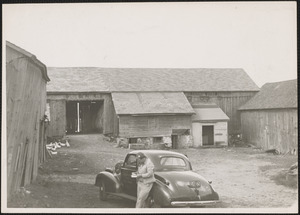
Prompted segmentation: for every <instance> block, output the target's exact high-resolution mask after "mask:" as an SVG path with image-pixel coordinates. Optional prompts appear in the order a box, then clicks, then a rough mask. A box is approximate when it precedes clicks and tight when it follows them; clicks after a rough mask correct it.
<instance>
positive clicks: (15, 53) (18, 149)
mask: <svg viewBox="0 0 300 215" xmlns="http://www.w3.org/2000/svg"><path fill="white" fill-rule="evenodd" d="M49 80H50V79H49V78H48V76H47V69H46V66H45V65H44V64H43V63H41V62H40V61H39V60H38V59H37V58H36V57H35V56H34V55H32V54H31V53H29V52H27V51H25V50H24V49H21V48H20V47H18V46H16V45H14V44H12V43H10V42H6V122H7V142H6V143H7V182H8V183H7V185H8V186H7V190H8V192H7V193H8V196H10V194H11V193H12V192H14V191H16V190H17V189H18V188H19V187H20V186H24V185H27V184H29V183H30V182H31V181H32V180H34V179H35V178H36V176H37V171H38V165H39V164H40V163H42V162H43V161H44V158H45V154H44V153H45V147H44V144H45V120H44V115H45V110H46V84H47V81H49Z"/></svg>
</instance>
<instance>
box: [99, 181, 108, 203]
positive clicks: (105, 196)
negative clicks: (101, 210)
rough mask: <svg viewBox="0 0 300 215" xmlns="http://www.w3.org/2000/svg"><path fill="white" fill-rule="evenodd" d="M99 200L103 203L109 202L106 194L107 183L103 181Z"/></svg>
mask: <svg viewBox="0 0 300 215" xmlns="http://www.w3.org/2000/svg"><path fill="white" fill-rule="evenodd" d="M99 188H100V189H99V198H100V199H101V200H102V201H105V200H107V194H106V189H105V188H106V187H105V183H104V181H103V180H101V181H100V186H99Z"/></svg>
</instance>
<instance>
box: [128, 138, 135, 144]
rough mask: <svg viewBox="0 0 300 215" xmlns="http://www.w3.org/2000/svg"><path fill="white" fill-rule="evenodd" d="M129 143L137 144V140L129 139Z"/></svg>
mask: <svg viewBox="0 0 300 215" xmlns="http://www.w3.org/2000/svg"><path fill="white" fill-rule="evenodd" d="M128 142H129V143H137V138H129V140H128Z"/></svg>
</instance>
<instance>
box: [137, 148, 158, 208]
mask: <svg viewBox="0 0 300 215" xmlns="http://www.w3.org/2000/svg"><path fill="white" fill-rule="evenodd" d="M137 164H138V171H137V201H136V206H135V207H136V208H144V207H146V199H147V197H148V195H149V193H150V190H151V188H152V186H153V183H154V182H155V178H154V173H153V169H154V164H153V163H152V162H151V161H150V159H148V158H147V157H146V156H145V154H144V153H142V152H138V153H137Z"/></svg>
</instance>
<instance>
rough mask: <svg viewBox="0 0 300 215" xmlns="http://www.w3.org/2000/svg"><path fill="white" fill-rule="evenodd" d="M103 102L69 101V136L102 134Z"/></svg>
mask: <svg viewBox="0 0 300 215" xmlns="http://www.w3.org/2000/svg"><path fill="white" fill-rule="evenodd" d="M102 115H103V101H67V104H66V118H67V125H66V126H67V127H66V133H67V134H91V133H102V132H103V125H102V121H103V120H102Z"/></svg>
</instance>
